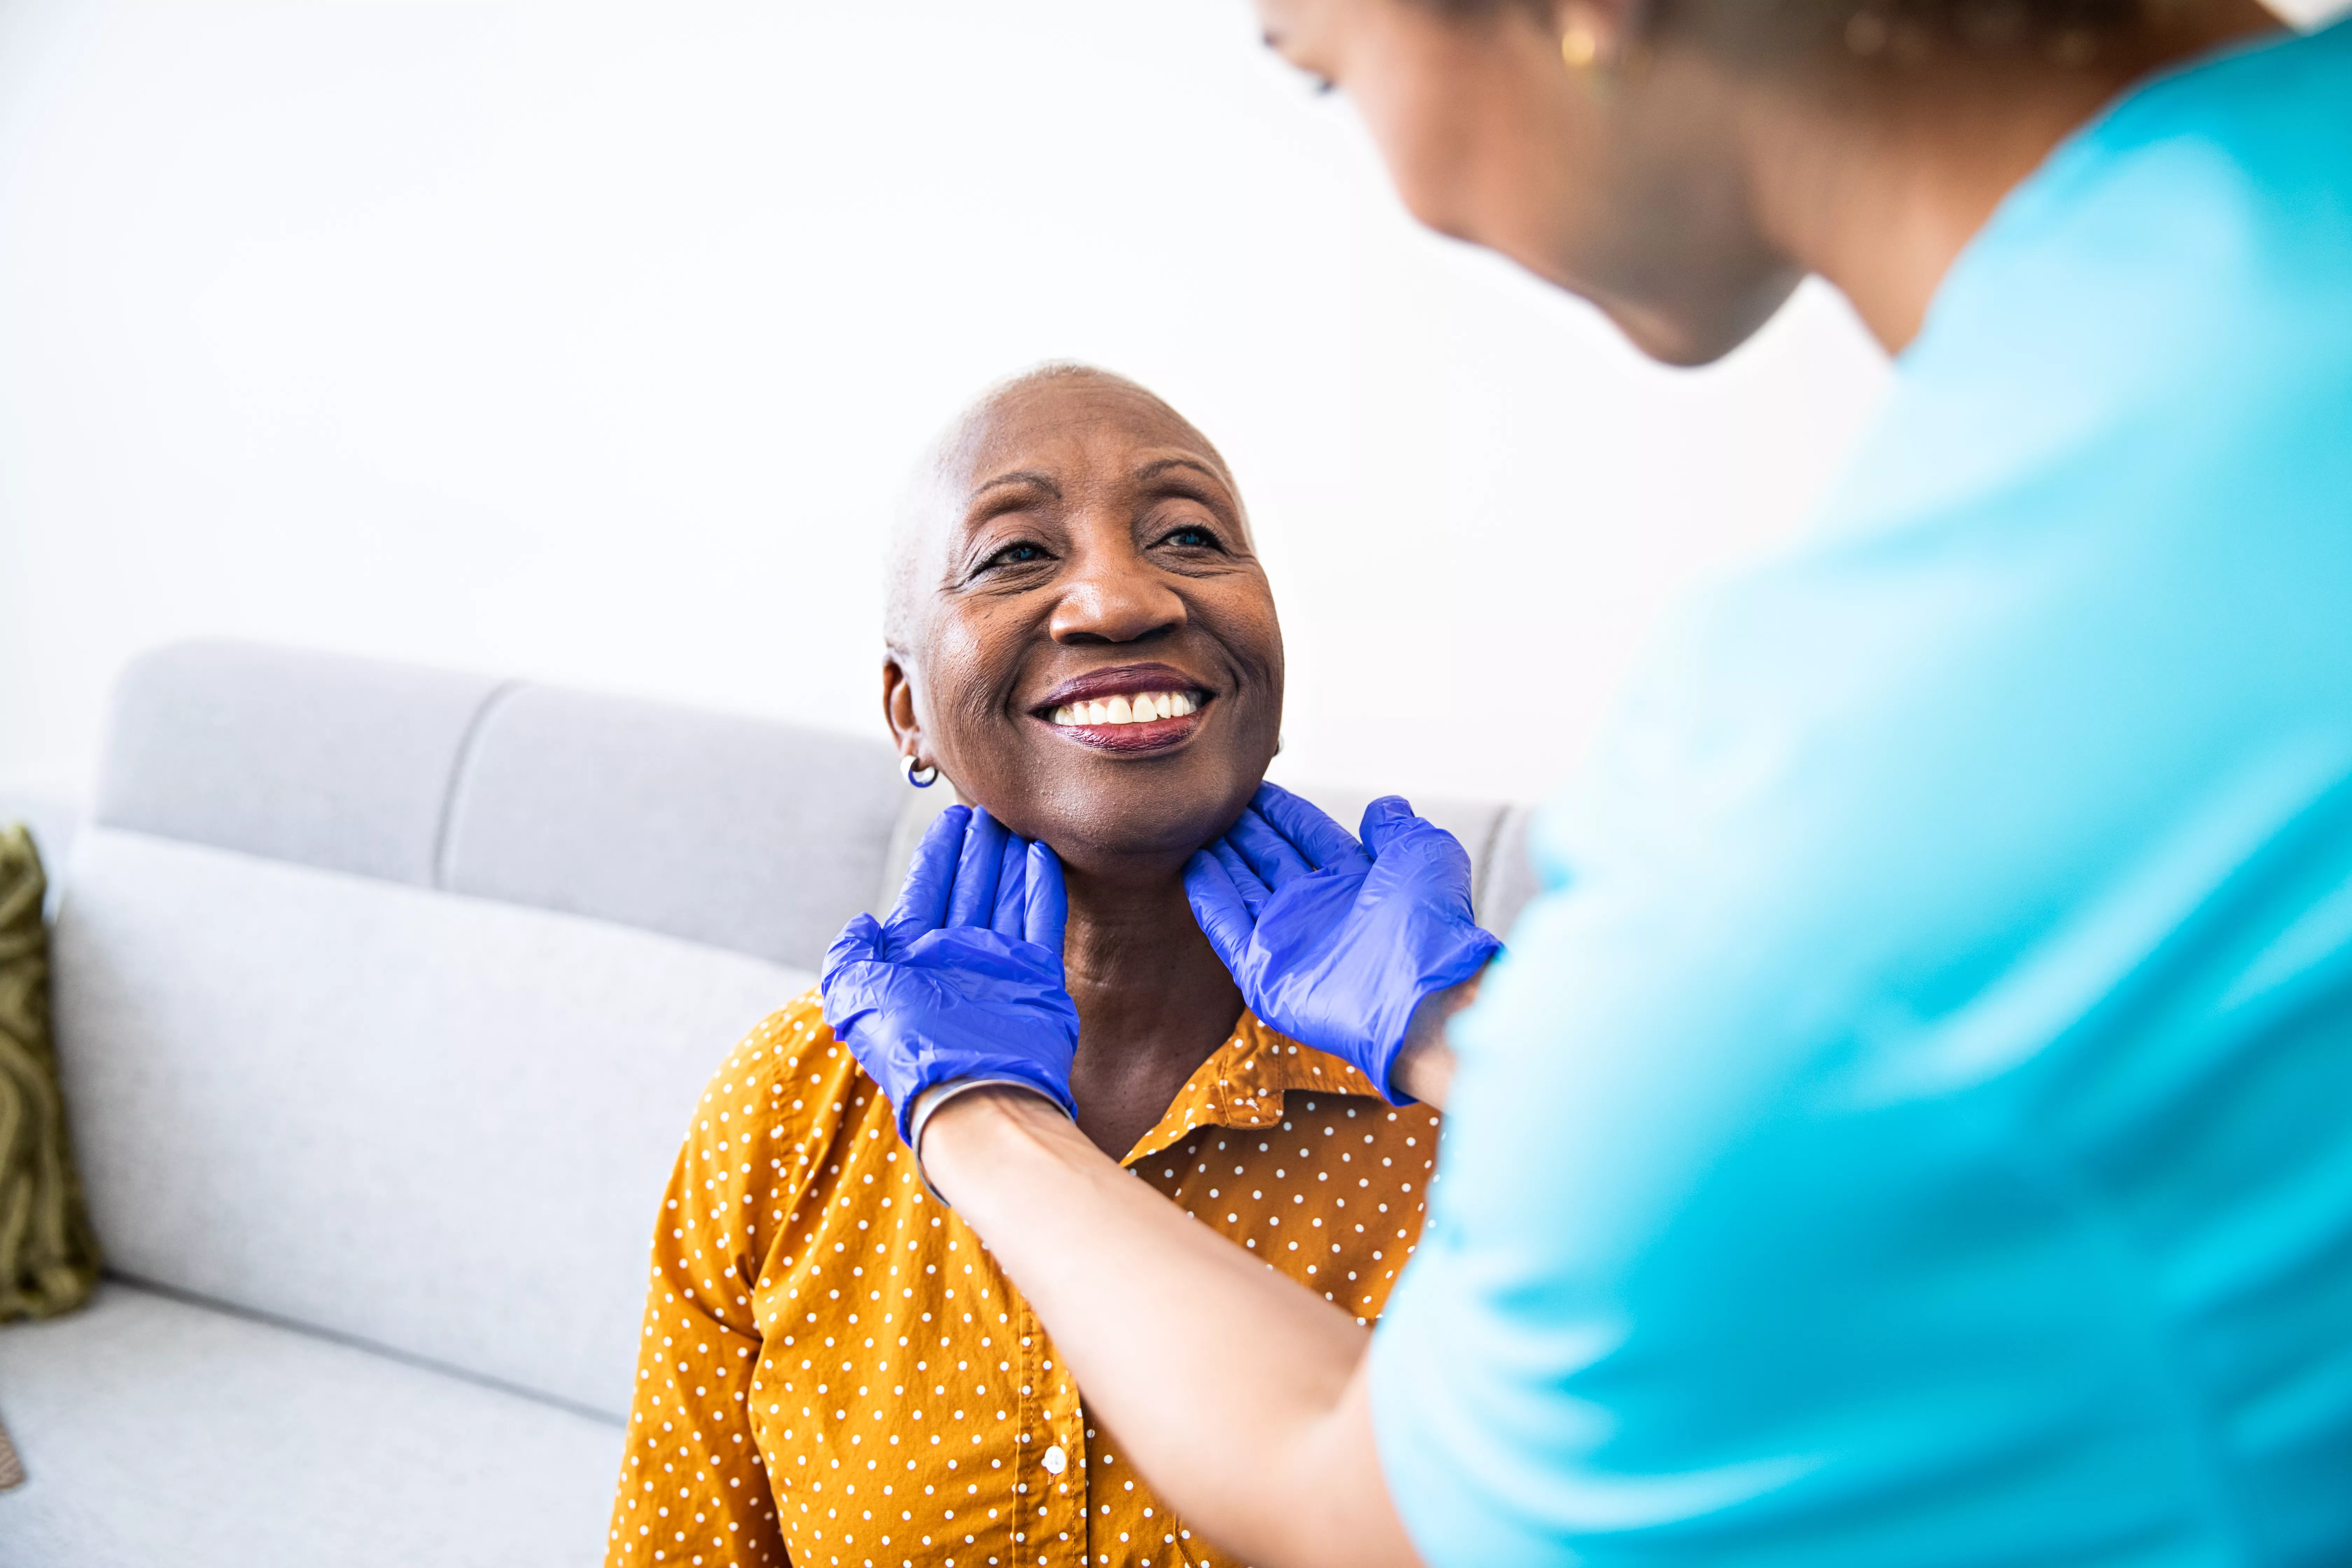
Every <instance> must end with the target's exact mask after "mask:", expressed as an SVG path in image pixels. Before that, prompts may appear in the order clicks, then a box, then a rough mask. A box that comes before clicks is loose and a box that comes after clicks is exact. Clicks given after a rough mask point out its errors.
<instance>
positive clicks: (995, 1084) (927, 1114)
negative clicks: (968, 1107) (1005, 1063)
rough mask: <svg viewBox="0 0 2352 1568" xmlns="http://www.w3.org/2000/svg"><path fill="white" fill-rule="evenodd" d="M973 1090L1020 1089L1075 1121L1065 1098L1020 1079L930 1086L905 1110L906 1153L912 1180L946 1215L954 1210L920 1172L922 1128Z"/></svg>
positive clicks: (968, 1080) (962, 1080)
mask: <svg viewBox="0 0 2352 1568" xmlns="http://www.w3.org/2000/svg"><path fill="white" fill-rule="evenodd" d="M973 1089H1021V1090H1023V1091H1024V1092H1025V1093H1029V1094H1034V1095H1036V1096H1038V1097H1039V1098H1041V1099H1045V1100H1052V1101H1053V1102H1054V1106H1055V1109H1056V1110H1059V1111H1061V1113H1062V1114H1063V1115H1065V1116H1066V1117H1068V1118H1069V1119H1070V1120H1071V1121H1076V1120H1077V1119H1078V1112H1077V1109H1076V1107H1075V1106H1073V1105H1072V1104H1071V1103H1070V1102H1069V1100H1067V1099H1066V1098H1065V1097H1064V1096H1061V1095H1056V1094H1051V1093H1048V1092H1047V1091H1046V1090H1045V1089H1044V1088H1043V1087H1041V1086H1040V1085H1038V1084H1034V1083H1032V1082H1030V1081H1029V1080H1028V1079H1024V1078H1012V1077H1001V1078H957V1079H949V1080H948V1081H947V1082H945V1083H935V1084H933V1085H931V1087H930V1088H929V1089H925V1090H923V1091H922V1093H920V1094H919V1095H917V1096H915V1102H914V1103H913V1104H912V1105H910V1106H908V1108H907V1126H906V1133H905V1136H906V1141H907V1152H908V1153H910V1154H912V1155H913V1156H914V1157H915V1179H916V1180H917V1181H919V1182H920V1183H922V1184H923V1191H925V1192H927V1193H929V1194H930V1195H931V1201H932V1202H933V1203H936V1204H938V1205H940V1207H941V1208H943V1209H947V1210H949V1211H950V1212H952V1211H953V1210H954V1208H955V1205H953V1204H951V1203H950V1202H948V1201H947V1199H945V1198H943V1197H941V1196H940V1190H939V1188H937V1187H935V1186H933V1185H931V1173H930V1172H929V1171H927V1170H925V1169H924V1168H923V1128H924V1127H925V1126H926V1125H927V1124H928V1123H929V1121H930V1120H931V1118H932V1117H933V1116H935V1115H937V1114H938V1113H939V1110H940V1107H941V1106H943V1105H945V1104H947V1103H948V1102H949V1101H950V1100H955V1099H957V1098H959V1097H961V1096H962V1095H966V1094H969V1093H971V1091H972V1090H973Z"/></svg>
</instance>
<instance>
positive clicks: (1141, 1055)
mask: <svg viewBox="0 0 2352 1568" xmlns="http://www.w3.org/2000/svg"><path fill="white" fill-rule="evenodd" d="M1064 875H1065V878H1066V882H1067V885H1068V888H1069V894H1070V924H1069V936H1068V941H1067V942H1066V946H1065V947H1064V949H1063V964H1064V967H1065V969H1066V973H1067V984H1068V985H1069V988H1070V997H1071V1000H1073V1001H1075V1002H1076V1004H1077V1005H1078V1055H1077V1059H1076V1062H1075V1063H1073V1064H1072V1066H1071V1068H1070V1095H1071V1098H1072V1099H1073V1100H1076V1102H1077V1108H1078V1126H1079V1128H1080V1130H1081V1131H1084V1132H1085V1133H1086V1135H1087V1137H1088V1138H1089V1139H1091V1140H1093V1142H1094V1143H1095V1146H1096V1147H1097V1148H1098V1149H1101V1150H1102V1151H1103V1152H1105V1153H1107V1154H1108V1155H1110V1157H1111V1158H1113V1159H1114V1160H1116V1159H1120V1158H1122V1157H1124V1156H1125V1155H1126V1153H1127V1152H1128V1151H1129V1149H1131V1148H1133V1147H1134V1146H1135V1143H1136V1141H1137V1140H1138V1139H1139V1138H1141V1137H1142V1136H1143V1135H1144V1134H1145V1133H1146V1132H1149V1131H1151V1129H1152V1128H1153V1127H1154V1126H1156V1125H1157V1124H1158V1123H1159V1121H1160V1117H1161V1116H1162V1115H1163V1114H1164V1113H1165V1112H1166V1111H1167V1110H1168V1106H1169V1103H1170V1102H1171V1100H1174V1099H1175V1098H1176V1091H1177V1090H1179V1089H1182V1088H1183V1087H1184V1083H1185V1080H1186V1079H1190V1078H1191V1077H1192V1073H1193V1071H1194V1069H1196V1068H1199V1067H1200V1065H1201V1064H1202V1062H1204V1061H1206V1060H1207V1059H1208V1058H1209V1057H1210V1056H1211V1055H1212V1054H1213V1052H1214V1051H1215V1050H1216V1048H1217V1047H1219V1046H1221V1045H1223V1043H1224V1042H1225V1040H1226V1038H1227V1037H1229V1036H1231V1035H1232V1033H1233V1029H1234V1023H1235V1021H1236V1020H1238V1019H1239V1018H1240V1017H1241V1014H1242V994H1241V991H1240V989H1239V988H1238V987H1236V986H1235V985H1234V979H1233V976H1232V975H1231V974H1229V973H1226V971H1225V966H1224V963H1223V962H1222V961H1221V960H1220V959H1219V958H1218V957H1217V954H1216V951H1215V950H1214V949H1213V948H1212V947H1210V945H1209V939H1208V938H1207V937H1205V936H1202V934H1201V928H1200V926H1199V924H1198V923H1197V922H1196V921H1194V920H1193V918H1192V907H1191V906H1190V905H1189V904H1187V903H1186V902H1185V901H1184V882H1183V878H1182V874H1181V868H1171V867H1163V868H1154V869H1153V870H1152V871H1150V872H1149V873H1139V874H1137V875H1135V876H1133V877H1132V878H1128V877H1110V876H1103V875H1099V874H1089V873H1087V871H1084V870H1081V869H1079V868H1076V867H1067V868H1066V870H1065V873H1064Z"/></svg>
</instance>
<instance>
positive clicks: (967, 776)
mask: <svg viewBox="0 0 2352 1568" xmlns="http://www.w3.org/2000/svg"><path fill="white" fill-rule="evenodd" d="M1155 466H1158V467H1160V469H1161V473H1160V474H1159V475H1154V474H1152V473H1150V469H1151V468H1154V467H1155ZM1024 471H1026V472H1030V473H1034V474H1036V475H1038V476H1041V477H1042V479H1043V480H1044V481H1045V482H1041V483H1037V484H1034V485H1032V486H1029V487H1026V488H1025V489H1024V488H1008V489H1003V490H1001V491H997V490H992V489H991V487H990V481H991V480H992V479H997V478H999V477H1000V476H1003V475H1006V474H1011V473H1018V472H1024ZM927 479H928V480H929V494H928V496H927V498H926V499H927V500H929V501H930V502H931V506H930V507H929V509H927V517H928V525H927V526H926V527H925V528H924V529H923V530H922V533H921V537H920V539H919V541H910V542H912V543H915V544H916V545H917V548H919V551H920V552H921V553H920V560H921V564H920V565H919V567H917V568H916V569H915V570H914V571H912V572H911V573H910V574H909V575H910V577H911V578H912V579H913V580H914V581H916V582H919V583H923V584H928V586H927V588H926V589H924V590H923V591H921V592H919V594H918V595H917V599H918V601H919V607H917V608H916V609H915V611H914V613H912V614H910V615H909V616H908V617H907V618H908V620H909V621H912V622H914V623H916V624H915V625H914V626H910V627H909V632H910V634H911V635H909V636H908V638H907V639H906V642H905V644H904V645H902V646H901V647H900V648H899V654H900V658H901V665H902V668H904V669H905V670H906V672H907V675H908V679H909V680H910V682H911V684H912V688H913V692H912V695H913V698H914V703H915V709H916V720H917V722H918V723H919V725H920V726H921V729H922V731H923V733H924V736H925V752H926V753H927V754H928V755H929V756H931V757H932V758H934V759H935V760H936V761H938V762H939V763H940V766H941V768H942V769H943V770H944V771H945V772H946V773H948V775H949V776H950V778H951V779H953V780H954V781H955V783H956V784H957V785H958V786H959V788H960V789H961V792H962V793H963V794H964V795H966V796H967V797H968V798H970V799H971V800H973V801H974V802H975V803H976V804H980V805H987V806H989V807H990V808H991V809H992V811H995V812H996V813H997V814H998V815H999V816H1001V817H1002V818H1003V820H1004V821H1005V822H1006V823H1007V825H1008V826H1012V827H1013V828H1014V829H1016V830H1017V831H1021V832H1024V834H1026V835H1028V836H1030V837H1045V838H1047V840H1048V841H1049V842H1053V843H1055V847H1057V848H1062V849H1064V850H1065V854H1066V858H1069V857H1070V856H1071V855H1074V854H1075V855H1076V856H1078V857H1079V858H1081V859H1085V860H1089V861H1093V862H1095V863H1097V865H1099V866H1101V867H1103V868H1105V869H1108V868H1110V867H1111V866H1113V865H1115V864H1119V863H1129V864H1132V863H1133V862H1134V861H1135V860H1136V858H1138V857H1141V858H1145V859H1149V860H1152V861H1154V862H1156V861H1158V860H1160V859H1162V858H1168V859H1171V864H1181V858H1182V857H1183V856H1184V855H1186V854H1189V853H1190V851H1191V850H1192V848H1194V847H1197V843H1198V841H1199V840H1200V839H1203V838H1205V837H1208V836H1210V835H1212V834H1213V833H1214V832H1215V831H1217V830H1218V829H1219V828H1220V827H1222V826H1223V821H1222V820H1217V821H1209V820H1206V819H1205V818H1206V817H1209V816H1216V815H1217V814H1218V813H1220V812H1223V811H1224V810H1225V808H1226V807H1227V806H1228V805H1231V806H1233V807H1234V808H1238V805H1239V804H1240V803H1241V802H1242V801H1244V800H1245V799H1246V798H1247V795H1248V793H1249V791H1250V789H1252V788H1255V784H1256V782H1257V778H1258V776H1259V775H1260V773H1262V771H1263V768H1264V765H1265V761H1266V759H1267V758H1268V757H1269V756H1270V755H1271V754H1272V751H1273V742H1274V734H1275V730H1276V724H1277V723H1278V719H1279V704H1280V693H1281V647H1280V630H1279V626H1278V625H1277V623H1276V620H1275V617H1274V615H1273V606H1272V604H1271V599H1270V595H1268V593H1267V590H1266V585H1265V579H1264V575H1263V574H1262V572H1261V571H1260V570H1259V568H1258V566H1257V563H1256V561H1255V555H1254V554H1253V552H1251V549H1250V541H1249V536H1248V533H1247V525H1246V521H1245V518H1244V513H1243V512H1242V510H1241V505H1240V501H1239V498H1238V496H1236V495H1235V494H1234V491H1233V489H1232V484H1231V480H1230V478H1229V477H1228V476H1227V475H1226V473H1225V470H1224V468H1223V461H1222V459H1220V458H1218V456H1217V455H1216V452H1215V449H1214V448H1213V447H1211V446H1210V445H1209V444H1208V442H1207V441H1206V440H1205V439H1202V437H1200V436H1199V434H1198V432H1196V431H1194V430H1193V429H1192V427H1191V426H1189V425H1187V424H1185V423H1184V422H1183V421H1182V420H1181V418H1180V417H1178V416H1175V415H1174V414H1173V413H1172V412H1171V411H1168V410H1167V409H1165V407H1164V405H1158V404H1157V403H1156V402H1154V401H1152V400H1150V399H1149V398H1148V396H1146V395H1141V394H1138V393H1134V392H1131V391H1129V390H1128V389H1125V388H1123V387H1120V386H1118V385H1116V384H1112V385H1108V386H1103V385H1096V384H1089V383H1086V382H1083V381H1077V382H1059V383H1053V384H1047V385H1046V386H1045V387H1044V388H1032V389H1028V390H1026V391H1018V390H1017V391H1016V393H1015V395H1012V396H1010V397H1008V398H1007V399H1005V400H1003V402H1002V403H1000V404H999V405H995V406H993V407H992V408H990V409H989V410H986V411H984V412H983V413H982V415H979V416H974V418H973V419H971V420H970V421H968V422H967V423H966V424H965V425H964V426H962V427H961V428H960V429H959V430H958V431H957V432H955V433H954V435H953V436H952V437H950V439H948V440H946V441H943V442H942V444H941V447H940V459H939V461H938V462H936V463H935V464H934V465H933V466H932V468H931V470H930V473H929V475H928V476H927ZM1212 503H1213V504H1212ZM1008 507H1009V509H1010V510H1015V511H1020V512H1024V513H1025V514H1026V516H1025V517H1024V518H1023V519H1021V520H1018V521H1013V522H1012V523H1010V524H1008V523H1006V522H1004V521H1000V520H1001V519H1002V517H1003V510H1005V509H1007V508H1008ZM1180 511H1191V512H1192V513H1193V515H1195V516H1197V517H1198V518H1199V519H1200V521H1201V522H1202V525H1203V526H1205V527H1206V528H1207V529H1208V530H1209V531H1210V532H1211V533H1212V534H1213V536H1214V537H1215V539H1216V540H1217V541H1218V542H1219V545H1220V547H1221V552H1217V553H1208V552H1204V553H1202V555H1201V556H1199V557H1198V558H1197V565H1198V568H1199V569H1198V570H1197V571H1196V570H1193V569H1192V565H1191V564H1185V565H1173V564H1171V563H1170V562H1169V561H1168V560H1166V559H1163V558H1162V557H1161V556H1160V554H1157V553H1155V542H1157V541H1158V540H1160V537H1161V536H1162V535H1164V533H1165V532H1166V531H1167V530H1168V527H1169V526H1170V525H1171V523H1172V522H1173V521H1174V517H1173V514H1174V513H1176V512H1180ZM1160 513H1167V514H1170V515H1168V516H1166V517H1162V516H1160V515H1158V514H1160ZM1024 538H1025V539H1028V540H1031V541H1033V542H1036V543H1038V544H1040V545H1041V546H1043V547H1044V548H1045V550H1046V551H1047V552H1048V553H1049V555H1050V556H1051V557H1052V564H1051V566H1050V567H1049V568H1047V569H1046V570H1045V571H1041V572H1039V573H1038V574H1036V575H1035V576H1034V577H1024V576H1023V575H1020V574H1017V572H1014V573H1007V574H1005V575H1003V577H1002V578H1001V579H1000V580H999V581H1000V583H1001V585H999V583H992V582H991V581H990V580H989V578H988V576H987V575H986V574H982V575H979V576H977V577H975V575H974V573H975V569H976V568H978V567H980V566H981V565H982V563H984V562H986V561H987V560H988V559H989V557H990V556H991V555H992V553H993V552H996V551H997V550H1000V549H1002V548H1003V546H1004V545H1005V544H1006V543H1008V542H1014V541H1018V540H1022V539H1024ZM1107 552H1108V553H1107ZM1000 570H1002V569H1000ZM1090 594H1091V595H1097V596H1098V598H1097V603H1094V604H1092V605H1086V606H1084V607H1083V608H1079V609H1076V610H1075V611H1073V605H1074V603H1075V601H1076V600H1077V599H1078V598H1080V597H1083V596H1085V595H1090ZM1106 601H1107V602H1106ZM1065 612H1072V613H1071V614H1070V616H1068V619H1067V620H1066V622H1065V624H1064V625H1063V626H1060V627H1057V626H1055V617H1056V616H1057V615H1062V614H1064V613H1065ZM1070 621H1075V622H1076V630H1077V632H1078V633H1079V634H1080V635H1077V636H1075V637H1074V636H1073V635H1072V626H1071V625H1070V624H1069V622H1070ZM1057 633H1058V636H1057ZM1087 634H1091V635H1087ZM1097 638H1099V639H1100V640H1096V639H1097ZM1137 662H1160V663H1165V664H1168V665H1170V666H1171V667H1173V668H1176V669H1178V670H1181V671H1182V672H1184V674H1185V675H1186V676H1188V677H1190V678H1194V679H1199V680H1200V682H1201V683H1202V689H1204V690H1210V691H1213V692H1215V693H1216V694H1217V700H1221V701H1223V702H1224V703H1226V704H1227V706H1228V711H1227V712H1226V713H1225V714H1223V715H1219V716H1215V718H1214V719H1213V721H1211V722H1212V725H1213V727H1212V728H1210V729H1204V730H1202V731H1201V732H1200V733H1199V735H1197V736H1196V737H1195V740H1194V742H1193V743H1191V744H1188V745H1185V746H1181V747H1179V748H1176V749H1175V750H1173V751H1171V752H1168V753H1165V758H1166V760H1165V762H1164V763H1162V762H1161V761H1160V759H1159V758H1154V757H1138V758H1134V759H1129V760H1118V759H1108V758H1106V757H1104V756H1101V755H1098V754H1089V753H1087V752H1084V751H1082V750H1080V749H1079V743H1078V742H1073V741H1069V740H1066V739H1062V738H1060V737H1058V736H1057V735H1055V732H1054V731H1053V729H1052V728H1051V726H1050V725H1049V724H1046V723H1042V722H1039V721H1038V720H1037V717H1036V716H1034V715H1033V713H1032V711H1031V710H1032V709H1033V708H1034V707H1035V706H1036V704H1037V703H1038V702H1039V701H1041V700H1043V698H1044V697H1045V695H1046V694H1047V692H1048V691H1050V689H1052V688H1053V687H1054V686H1055V685H1058V684H1060V683H1061V682H1063V681H1064V680H1066V679H1068V678H1070V677H1071V676H1073V675H1077V674H1082V673H1086V672H1088V671H1091V670H1098V669H1103V668H1109V667H1113V666H1116V665H1119V664H1124V663H1137ZM1160 684H1161V685H1167V684H1170V682H1169V681H1167V680H1166V679H1164V678H1163V679H1161V680H1160ZM1133 706H1134V704H1133V700H1132V697H1131V696H1130V700H1129V712H1130V715H1131V714H1132V712H1133ZM1173 706H1174V703H1173V701H1172V700H1171V713H1172V709H1173ZM1106 708H1107V710H1108V703H1106ZM1155 708H1156V704H1155ZM1106 717H1108V711H1107V713H1106ZM1112 769H1118V770H1119V771H1118V772H1112V771H1109V770H1112ZM1228 795H1230V796H1231V797H1232V799H1231V800H1230V801H1228V800H1227V799H1226V798H1225V797H1227V796H1228ZM1196 816H1198V817H1202V818H1203V820H1202V821H1199V822H1197V823H1196V822H1194V821H1193V820H1192V819H1193V818H1194V817H1196ZM1162 840H1165V842H1162ZM1179 840H1185V841H1184V842H1181V843H1180V842H1178V841H1179ZM1073 865H1074V866H1075V865H1076V861H1073ZM1137 869H1141V868H1140V867H1137ZM1163 869H1164V868H1163Z"/></svg>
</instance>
